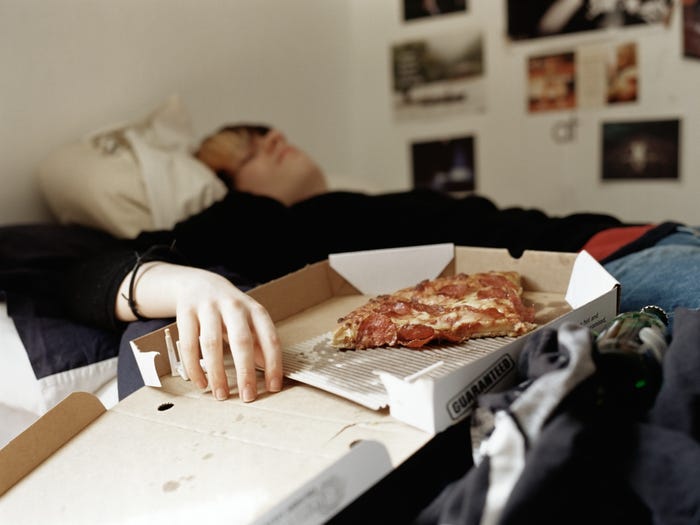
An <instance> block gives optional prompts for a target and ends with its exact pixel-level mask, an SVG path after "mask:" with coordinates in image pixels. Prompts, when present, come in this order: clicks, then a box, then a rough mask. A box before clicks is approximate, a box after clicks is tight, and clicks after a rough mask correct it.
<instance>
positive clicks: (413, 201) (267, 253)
mask: <svg viewBox="0 0 700 525" xmlns="http://www.w3.org/2000/svg"><path fill="white" fill-rule="evenodd" d="M619 225H621V223H620V221H619V220H618V219H616V218H615V217H612V216H609V215H604V214H593V213H580V214H574V215H569V216H566V217H550V216H548V215H546V214H545V213H543V212H542V211H540V210H537V209H524V208H508V209H499V208H498V207H497V206H496V205H495V204H494V203H493V202H492V201H490V200H489V199H487V198H484V197H481V196H475V195H468V196H465V197H459V198H456V197H452V196H449V195H446V194H442V193H437V192H433V191H429V190H414V191H407V192H398V193H385V194H380V195H368V194H363V193H352V192H331V193H326V194H323V195H319V196H316V197H313V198H310V199H308V200H305V201H302V202H300V203H297V204H294V205H292V206H285V205H283V204H281V203H280V202H278V201H276V200H274V199H271V198H267V197H261V196H256V195H251V194H248V193H243V192H237V191H231V192H229V193H228V194H227V196H226V197H225V198H224V199H223V200H221V201H219V202H217V203H215V204H214V205H213V206H211V207H210V208H208V209H206V210H205V211H203V212H201V213H199V214H198V215H195V216H192V217H190V218H189V219H186V220H184V221H182V222H180V223H178V224H177V225H176V226H175V227H174V228H173V229H172V230H167V231H154V232H144V233H142V234H141V235H139V236H138V237H137V238H136V239H133V240H129V241H120V242H117V243H115V246H114V249H111V250H105V251H104V252H103V253H102V254H100V255H99V256H96V257H94V256H93V257H90V258H85V259H83V260H80V261H79V263H78V264H76V265H74V267H73V268H72V270H71V271H70V272H69V275H68V277H67V279H66V281H65V284H66V293H67V299H68V301H67V302H68V304H69V305H70V308H71V315H72V316H73V317H75V318H77V319H78V320H81V321H84V322H88V323H89V324H94V325H98V326H102V327H110V328H114V327H118V326H120V324H119V323H118V322H117V321H116V319H115V317H114V304H115V300H116V294H117V291H118V289H119V285H120V283H121V282H122V280H123V279H124V277H125V276H126V275H127V274H128V273H129V271H130V270H131V268H132V267H133V265H134V263H135V260H136V257H135V254H136V253H139V254H143V253H144V252H145V251H146V250H148V249H149V248H150V247H152V246H155V245H162V246H169V245H172V244H173V243H174V246H175V251H174V252H173V254H172V256H171V257H168V256H167V255H163V254H161V255H160V256H159V257H158V258H162V259H165V260H170V259H172V260H174V261H176V262H180V263H185V264H189V265H192V266H197V267H201V268H209V269H215V268H218V269H225V270H226V271H227V272H235V274H237V276H238V278H237V279H234V284H240V285H251V284H255V283H261V282H265V281H268V280H271V279H274V278H277V277H280V276H282V275H285V274H287V273H289V272H290V271H293V270H296V269H299V268H301V267H303V266H304V265H306V264H309V263H313V262H316V261H319V260H323V259H325V258H326V257H327V256H328V254H329V253H338V252H345V251H355V250H368V249H376V248H389V247H399V246H418V245H424V244H434V243H442V242H451V243H454V244H456V245H465V246H491V247H500V248H507V249H508V250H509V251H510V252H511V253H512V254H513V255H515V256H517V255H519V254H520V253H522V251H523V250H525V249H535V250H550V251H565V252H573V251H578V250H580V249H581V247H582V246H583V245H584V244H585V242H586V241H587V240H588V239H589V238H590V237H591V236H592V235H593V234H595V233H597V232H599V231H601V230H603V229H606V228H610V227H614V226H619Z"/></svg>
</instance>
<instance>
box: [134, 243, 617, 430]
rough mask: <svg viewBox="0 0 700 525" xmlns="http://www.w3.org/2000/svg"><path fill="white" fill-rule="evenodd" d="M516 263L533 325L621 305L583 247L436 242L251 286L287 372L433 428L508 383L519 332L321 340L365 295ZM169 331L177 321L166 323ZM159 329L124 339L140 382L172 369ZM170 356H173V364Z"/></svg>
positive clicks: (593, 319)
mask: <svg viewBox="0 0 700 525" xmlns="http://www.w3.org/2000/svg"><path fill="white" fill-rule="evenodd" d="M489 270H503V271H505V270H514V271H517V272H519V273H520V274H521V275H522V276H523V287H524V290H525V292H524V299H525V301H526V302H528V303H530V304H532V305H534V307H535V311H536V321H537V322H538V324H539V327H538V328H537V329H536V330H535V331H537V330H542V329H545V328H548V327H549V328H554V327H556V326H559V325H560V324H562V323H564V322H573V323H577V324H579V325H582V326H588V327H590V328H591V329H595V328H596V327H600V326H602V325H603V324H604V323H606V322H607V321H608V320H609V319H612V317H614V316H615V315H616V314H617V313H618V308H619V283H618V282H617V281H616V280H615V279H614V278H613V277H612V276H611V275H610V274H609V273H607V271H606V270H605V269H604V268H603V267H602V266H601V265H600V264H599V263H598V262H597V261H596V260H595V259H594V258H593V257H592V256H591V255H590V254H588V253H587V252H585V251H582V252H580V253H577V254H576V253H561V252H543V251H526V252H524V253H523V254H522V256H521V257H519V258H514V257H511V256H510V254H509V253H508V251H507V250H504V249H497V248H475V247H464V246H454V245H453V244H449V243H447V244H435V245H426V246H416V247H406V248H396V249H384V250H369V251H362V252H351V253H339V254H331V255H330V256H329V258H328V259H327V260H325V261H321V262H318V263H315V264H312V265H309V266H306V267H305V268H303V269H301V270H299V271H296V272H294V273H291V274H289V275H286V276H284V277H282V278H280V279H277V280H274V281H271V282H269V283H266V284H264V285H262V286H259V287H257V288H255V289H253V290H251V291H250V294H251V295H252V296H253V297H255V298H256V299H257V300H258V301H259V302H260V303H261V304H263V305H264V306H265V307H266V308H267V309H268V311H269V312H270V315H271V316H272V318H273V320H274V322H275V324H276V327H277V330H278V333H279V336H280V339H281V342H282V347H283V352H284V369H285V375H286V376H287V377H289V378H292V379H295V380H297V381H300V382H303V383H306V384H309V385H312V386H315V387H317V388H319V389H322V390H325V391H327V392H330V393H332V394H335V395H338V396H341V397H343V398H346V399H348V400H351V401H353V402H355V403H358V404H360V405H363V406H365V407H367V408H370V409H372V410H382V409H386V408H388V409H389V411H390V414H391V415H392V416H393V417H395V418H396V419H398V420H401V421H403V422H405V423H407V424H409V425H412V426H415V427H417V428H419V429H421V430H424V431H426V432H429V433H433V434H434V433H437V432H440V431H442V430H444V429H445V428H447V427H448V426H450V425H453V424H455V423H457V422H459V421H461V420H462V419H464V418H465V417H467V416H468V415H469V413H470V412H471V410H472V408H473V407H474V404H475V402H476V398H477V397H478V395H479V394H481V393H484V392H488V391H496V390H502V389H505V388H507V387H509V386H512V384H513V383H514V381H515V379H516V373H515V370H516V362H517V356H518V354H519V352H520V350H521V349H522V347H523V345H524V344H525V342H526V340H527V338H528V337H529V336H530V335H532V333H534V332H530V333H529V334H527V335H524V336H521V337H518V338H510V337H499V338H483V339H476V340H472V341H467V342H466V343H465V344H460V345H452V346H450V345H431V346H429V347H425V348H424V349H421V350H411V349H404V348H398V349H397V348H391V349H387V348H383V349H369V350H361V351H339V350H337V349H334V348H331V347H330V346H329V345H328V341H329V337H330V334H331V332H332V330H333V329H334V328H335V326H336V321H337V319H338V318H340V317H341V316H343V315H344V314H346V313H347V312H349V311H350V310H351V309H353V308H355V307H357V306H359V305H360V304H362V303H363V302H365V301H366V300H367V299H369V298H370V297H372V296H374V295H377V294H380V293H389V292H392V291H394V290H397V289H399V288H402V287H406V286H412V285H414V284H416V283H417V282H419V281H421V280H422V279H426V278H434V277H437V276H439V275H451V274H454V273H457V272H465V273H475V272H482V271H489ZM166 328H167V330H168V331H172V334H173V337H177V326H176V325H175V324H173V325H171V326H169V327H166ZM166 328H164V329H161V330H160V331H159V333H157V334H155V335H154V334H148V335H147V336H144V337H142V338H139V339H135V340H134V341H132V342H131V344H132V348H133V350H134V355H135V357H136V360H137V362H138V364H139V369H140V370H141V373H142V375H143V377H144V381H145V382H146V384H147V385H150V386H156V387H157V386H159V385H160V384H161V377H163V376H171V375H173V374H175V375H176V372H175V371H174V368H175V366H176V365H175V364H174V363H177V356H174V357H173V356H170V358H169V357H168V355H167V350H166V348H165V345H164V343H163V339H164V335H163V330H165V329H166ZM171 363H173V364H171Z"/></svg>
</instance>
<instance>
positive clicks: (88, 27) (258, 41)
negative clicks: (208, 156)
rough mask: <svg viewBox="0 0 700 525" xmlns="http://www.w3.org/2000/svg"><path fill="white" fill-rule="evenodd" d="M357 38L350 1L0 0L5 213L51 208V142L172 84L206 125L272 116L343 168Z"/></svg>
mask: <svg viewBox="0 0 700 525" xmlns="http://www.w3.org/2000/svg"><path fill="white" fill-rule="evenodd" d="M349 47H350V38H349V23H348V13H347V9H346V3H345V1H341V2H328V1H324V0H294V1H293V2H290V1H286V0H117V1H115V0H48V1H47V0H0V68H1V70H2V74H1V76H0V144H2V146H0V148H1V151H2V154H1V155H0V223H12V222H21V221H36V220H40V219H43V218H48V212H47V210H46V208H45V206H44V203H43V201H42V200H41V197H40V196H39V194H38V190H37V187H36V183H35V176H34V169H35V167H36V165H37V163H38V162H39V161H40V160H41V159H42V158H43V157H44V156H45V155H46V154H47V153H48V152H49V151H50V150H51V149H52V148H54V147H56V146H58V145H60V144H63V143H64V142H67V141H70V140H74V139H76V138H78V137H80V136H82V135H83V134H85V133H88V132H90V131H93V130H94V129H96V128H100V127H103V126H105V125H108V124H112V123H118V122H122V121H125V120H128V119H133V118H138V117H140V116H142V115H143V114H145V113H147V112H148V111H150V110H151V109H152V108H154V107H155V106H156V105H158V104H159V103H160V102H162V101H163V100H164V99H165V98H166V97H167V96H168V95H169V94H171V93H175V92H177V93H179V94H180V95H181V96H182V98H183V100H184V102H185V104H186V105H187V107H188V108H189V110H190V113H191V114H192V116H193V120H194V125H195V129H196V131H197V133H198V134H200V135H203V134H204V133H206V132H207V131H210V130H213V129H214V128H216V127H218V126H219V125H220V124H222V123H224V122H229V121H238V120H247V119H250V120H256V121H264V122H271V123H273V124H274V125H276V126H279V127H280V128H281V129H283V130H285V131H286V132H287V133H288V134H289V135H290V136H291V137H292V138H293V140H294V141H295V142H296V143H297V144H298V145H299V146H301V147H303V148H304V149H307V150H308V151H313V152H314V154H315V156H316V158H317V159H318V161H319V163H320V164H321V165H322V166H323V167H325V168H326V169H328V170H329V171H332V172H337V171H343V170H342V167H343V166H344V165H345V164H347V162H348V160H347V159H348V149H347V147H346V146H347V144H348V142H349V135H348V124H347V122H348V114H349V107H348V105H347V104H346V101H347V99H348V98H349V88H348V85H349V75H350V71H349V69H348V67H347V57H348V54H349Z"/></svg>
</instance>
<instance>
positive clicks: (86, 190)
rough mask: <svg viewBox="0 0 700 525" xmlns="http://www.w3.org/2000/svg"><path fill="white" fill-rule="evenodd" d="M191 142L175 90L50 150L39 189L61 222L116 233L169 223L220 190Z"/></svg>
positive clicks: (125, 234)
mask: <svg viewBox="0 0 700 525" xmlns="http://www.w3.org/2000/svg"><path fill="white" fill-rule="evenodd" d="M193 143H194V134H193V131H192V126H191V120H190V116H189V114H188V112H187V110H186V109H185V107H184V105H183V104H182V101H181V100H180V98H179V97H178V96H177V95H173V96H171V97H170V98H169V99H168V100H167V101H166V102H165V103H164V104H163V105H161V106H160V107H158V108H156V109H155V110H154V111H153V112H151V113H150V114H149V115H147V116H146V117H144V118H143V119H141V120H139V121H136V122H133V123H129V124H125V125H119V126H112V127H110V128H107V129H105V130H102V131H96V132H94V133H91V134H89V135H88V136H86V137H84V138H83V139H81V140H79V141H77V142H74V143H70V144H66V145H64V146H62V147H60V148H58V149H57V150H55V151H53V152H52V153H51V154H49V155H48V156H47V157H46V158H45V159H44V160H43V161H42V162H41V163H40V165H39V168H38V178H39V187H40V189H41V191H42V194H43V195H44V198H45V199H46V201H47V203H48V205H49V208H50V209H51V211H52V212H53V214H54V215H55V216H56V218H57V219H58V221H59V222H60V223H61V224H81V225H84V226H90V227H93V228H97V229H99V230H104V231H107V232H109V233H111V234H113V235H115V236H117V237H121V238H133V237H136V236H137V235H138V234H139V233H140V232H142V231H148V230H161V229H169V228H171V227H172V226H173V225H174V224H175V223H176V222H178V221H181V220H184V219H186V218H187V217H189V216H191V215H194V214H196V213H199V212H200V211H202V210H204V209H206V208H208V207H209V206H211V205H212V204H213V203H214V202H216V201H218V200H220V199H222V198H223V197H224V195H225V194H226V187H225V185H224V184H223V182H221V180H219V178H218V177H217V176H216V174H215V173H214V172H213V171H212V170H211V169H209V168H208V167H207V166H206V165H205V164H203V163H201V162H200V161H199V160H197V159H196V158H195V157H194V156H193V155H192V147H193Z"/></svg>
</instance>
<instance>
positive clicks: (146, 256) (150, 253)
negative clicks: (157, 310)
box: [122, 241, 175, 321]
mask: <svg viewBox="0 0 700 525" xmlns="http://www.w3.org/2000/svg"><path fill="white" fill-rule="evenodd" d="M174 251H175V241H173V242H172V244H170V245H169V246H165V245H162V244H159V245H155V246H151V247H150V248H149V249H148V250H146V251H145V252H144V253H143V255H141V254H139V253H138V252H135V255H136V263H134V266H133V268H132V269H131V278H130V279H129V295H128V297H127V296H126V295H124V294H122V297H123V298H124V299H125V300H126V304H128V305H129V309H130V310H131V313H133V314H134V316H135V317H136V319H138V320H139V321H147V320H148V317H144V316H143V315H141V313H140V312H139V310H138V305H137V304H136V299H134V288H135V286H136V274H137V273H138V271H139V268H141V266H143V264H144V263H147V262H150V261H156V260H160V259H159V257H158V253H159V252H165V253H167V254H170V255H172V254H173V253H174ZM166 259H167V258H166Z"/></svg>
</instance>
